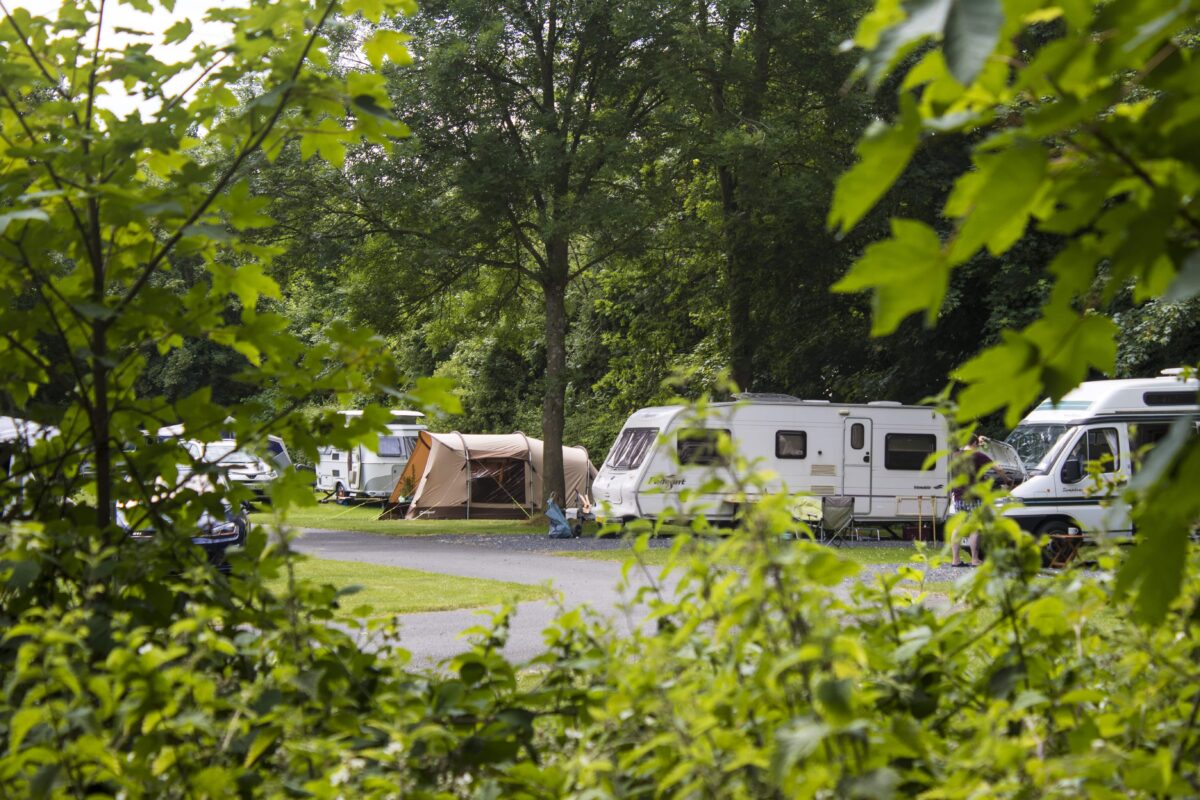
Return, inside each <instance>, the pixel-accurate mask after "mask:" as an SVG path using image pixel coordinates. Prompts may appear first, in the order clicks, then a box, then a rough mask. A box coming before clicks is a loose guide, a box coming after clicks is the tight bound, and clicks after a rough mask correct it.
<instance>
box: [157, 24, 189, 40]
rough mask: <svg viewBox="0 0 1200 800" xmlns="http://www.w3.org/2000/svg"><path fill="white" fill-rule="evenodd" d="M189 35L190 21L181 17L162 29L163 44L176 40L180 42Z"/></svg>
mask: <svg viewBox="0 0 1200 800" xmlns="http://www.w3.org/2000/svg"><path fill="white" fill-rule="evenodd" d="M191 35H192V21H191V20H189V19H181V20H179V21H178V22H176V23H175V24H174V25H172V26H171V27H169V28H167V29H166V30H165V31H163V44H175V43H176V42H182V41H183V40H184V39H186V38H188V37H189V36H191Z"/></svg>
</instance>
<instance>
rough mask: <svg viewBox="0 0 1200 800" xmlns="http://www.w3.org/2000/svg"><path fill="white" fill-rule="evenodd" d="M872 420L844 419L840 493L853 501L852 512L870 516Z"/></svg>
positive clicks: (863, 418)
mask: <svg viewBox="0 0 1200 800" xmlns="http://www.w3.org/2000/svg"><path fill="white" fill-rule="evenodd" d="M871 441H872V438H871V420H869V419H867V418H866V417H846V419H845V423H844V427H843V431H842V494H843V495H845V496H848V497H853V498H854V513H855V515H856V516H863V515H866V514H870V513H871Z"/></svg>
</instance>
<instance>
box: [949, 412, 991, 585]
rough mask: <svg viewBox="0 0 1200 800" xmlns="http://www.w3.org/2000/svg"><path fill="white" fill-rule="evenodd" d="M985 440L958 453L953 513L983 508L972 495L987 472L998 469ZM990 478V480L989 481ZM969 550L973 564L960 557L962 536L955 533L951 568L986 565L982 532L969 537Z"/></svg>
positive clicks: (975, 438)
mask: <svg viewBox="0 0 1200 800" xmlns="http://www.w3.org/2000/svg"><path fill="white" fill-rule="evenodd" d="M982 440H983V437H981V436H977V435H976V436H972V437H971V441H970V443H969V444H968V445H967V446H966V447H964V448H963V449H962V450H959V451H958V452H956V453H955V454H954V457H953V460H952V462H951V463H952V465H953V467H952V468H953V469H954V470H955V473H956V477H957V478H958V479H956V480H955V486H954V488H953V489H951V490H950V513H951V514H956V513H958V512H959V511H963V512H966V513H970V512H972V511H974V510H975V509H977V508H979V498H977V497H974V496H973V495H972V494H971V491H970V489H971V487H972V486H973V485H974V484H975V482H976V481H978V480H979V479H980V475H981V474H985V471H986V472H988V473H990V472H991V470H992V468H993V467H994V466H995V465H994V464H993V462H992V459H990V458H988V456H987V454H986V453H984V452H983V450H982V448H981V444H982ZM985 479H986V478H985ZM967 547H968V549H970V551H971V561H970V563H967V562H965V561H963V560H962V558H961V557H960V555H959V549H960V537H959V536H958V535H957V534H955V536H954V538H953V540H952V541H951V542H950V566H952V567H978V566H979V565H980V564H982V563H983V562H982V561H980V560H979V533H978V532H977V531H973V532H972V533H971V535H970V536H968V537H967Z"/></svg>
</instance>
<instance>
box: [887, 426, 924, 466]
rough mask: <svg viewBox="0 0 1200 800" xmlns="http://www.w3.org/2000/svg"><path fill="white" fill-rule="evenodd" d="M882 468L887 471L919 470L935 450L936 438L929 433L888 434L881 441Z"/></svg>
mask: <svg viewBox="0 0 1200 800" xmlns="http://www.w3.org/2000/svg"><path fill="white" fill-rule="evenodd" d="M883 448H884V451H883V466H884V467H885V468H887V469H897V470H921V469H924V468H925V459H927V458H929V456H931V455H933V452H934V451H935V450H937V437H936V436H934V435H933V434H930V433H889V434H888V435H887V436H885V437H884V440H883Z"/></svg>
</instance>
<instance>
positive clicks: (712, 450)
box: [677, 428, 730, 465]
mask: <svg viewBox="0 0 1200 800" xmlns="http://www.w3.org/2000/svg"><path fill="white" fill-rule="evenodd" d="M721 434H725V436H727V437H728V436H729V435H730V434H729V431H726V430H720V429H712V428H691V429H687V428H685V429H683V430H681V431H680V432H679V438H678V445H677V448H678V453H679V463H680V464H720V465H723V464H725V463H727V461H728V459H726V458H725V456H723V455H721V452H720V449H719V448H718V443H719V442H720V441H721Z"/></svg>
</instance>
